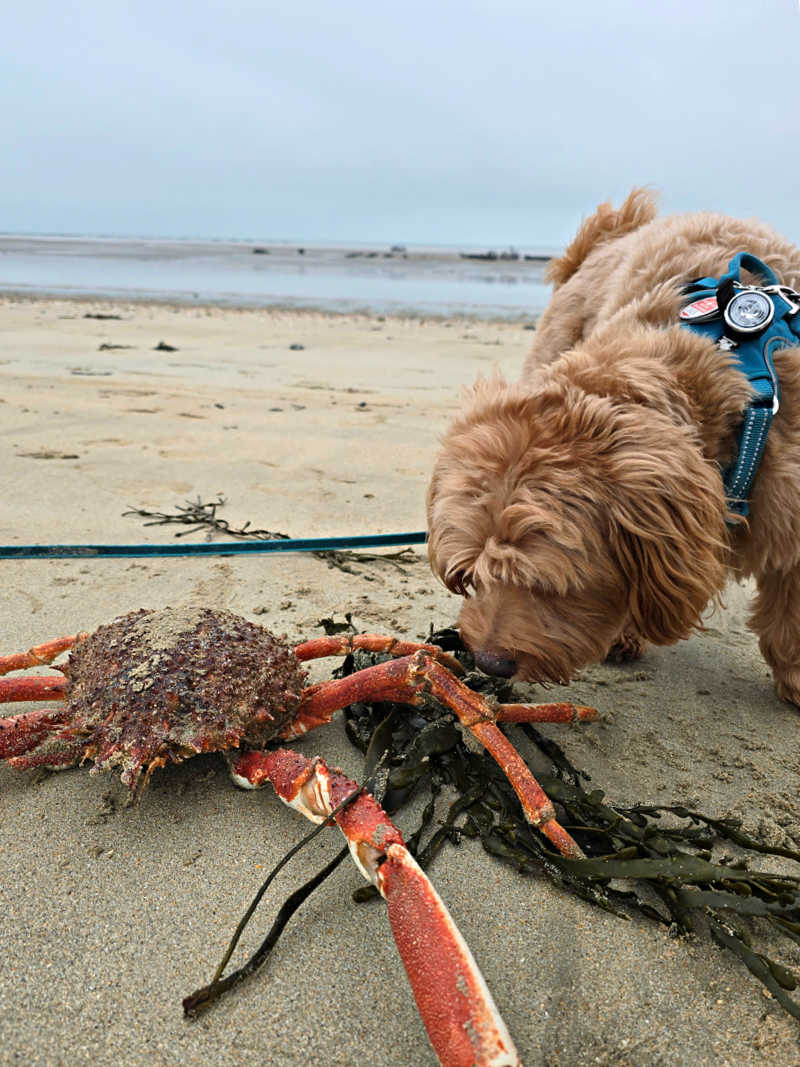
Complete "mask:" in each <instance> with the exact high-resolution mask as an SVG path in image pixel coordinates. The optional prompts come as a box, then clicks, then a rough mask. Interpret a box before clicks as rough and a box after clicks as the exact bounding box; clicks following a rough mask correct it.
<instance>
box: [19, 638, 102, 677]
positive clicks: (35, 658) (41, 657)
mask: <svg viewBox="0 0 800 1067" xmlns="http://www.w3.org/2000/svg"><path fill="white" fill-rule="evenodd" d="M87 636H88V634H85V633H80V634H72V635H71V636H69V637H56V638H54V640H52V641H45V643H44V644H43V645H34V646H33V648H29V649H28V651H27V652H15V653H14V654H13V655H11V656H0V675H3V674H8V673H9V672H10V671H21V670H24V669H25V668H26V667H44V666H45V665H46V664H48V663H52V662H53V660H54V659H55V658H56V656H58V655H60V654H61V653H62V652H66V651H67V649H68V648H72V646H73V645H74V644H75V642H76V641H80V640H81V639H82V638H84V637H87Z"/></svg>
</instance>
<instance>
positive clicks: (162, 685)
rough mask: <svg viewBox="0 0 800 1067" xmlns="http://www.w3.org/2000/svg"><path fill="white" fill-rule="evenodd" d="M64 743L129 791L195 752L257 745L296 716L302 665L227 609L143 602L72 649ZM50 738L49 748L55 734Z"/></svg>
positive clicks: (283, 646) (259, 629) (263, 632)
mask: <svg viewBox="0 0 800 1067" xmlns="http://www.w3.org/2000/svg"><path fill="white" fill-rule="evenodd" d="M64 671H65V674H66V676H67V679H68V685H67V691H66V694H65V699H66V707H65V712H64V723H65V726H64V731H62V733H61V738H62V740H66V739H67V738H81V737H85V738H86V749H85V753H84V759H92V760H93V761H94V767H93V768H92V772H95V771H98V770H105V769H107V768H110V767H114V766H118V767H120V768H121V769H122V775H121V777H122V781H123V782H124V783H125V784H126V785H128V786H129V787H130V788H131V789H132V790H133V791H136V790H137V789H138V787H139V785H140V784H144V783H143V782H140V779H141V776H142V774H143V773H144V776H145V777H144V782H146V781H147V778H149V776H150V774H151V773H152V771H153V770H154V769H155V768H156V767H161V766H163V765H164V764H165V763H166V762H167V761H171V762H173V763H179V762H181V761H182V760H184V759H188V758H189V757H190V756H194V755H195V754H196V753H198V752H214V751H219V750H223V749H230V748H238V747H240V746H246V747H250V748H261V747H263V746H264V744H266V742H267V741H269V740H270V739H271V738H273V737H274V736H275V735H276V734H277V733H278V732H279V731H280V730H281V729H282V728H283V727H284V726H285V725H287V724H288V723H289V722H291V720H292V719H293V718H294V716H295V713H296V711H297V708H298V705H299V704H300V700H301V696H302V691H303V687H304V685H305V682H306V671H305V670H304V668H303V667H302V666H301V664H300V661H299V660H298V659H297V657H296V656H295V655H294V653H293V651H292V650H291V648H289V647H288V646H287V645H286V644H285V642H284V641H283V640H281V639H279V638H277V637H275V636H273V635H272V634H271V633H269V631H268V630H265V629H264V628H263V627H261V626H257V625H256V624H255V623H251V622H248V621H247V620H246V619H242V618H240V617H239V616H236V615H233V614H232V613H231V612H228V611H221V610H212V609H210V608H202V607H185V608H162V609H160V610H157V611H150V610H147V609H145V608H141V609H140V610H138V611H132V612H130V613H129V614H128V615H122V616H120V617H119V618H118V619H115V620H114V622H112V623H109V624H108V625H105V626H101V627H99V629H97V630H95V632H94V633H92V634H90V635H88V636H87V637H85V638H83V640H81V641H79V642H78V643H76V645H75V646H74V647H73V649H72V651H71V653H70V656H69V662H68V664H67V665H66V666H65V668H64ZM53 742H54V743H55V744H57V743H58V742H57V739H56V738H54V739H53Z"/></svg>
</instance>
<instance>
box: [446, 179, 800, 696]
mask: <svg viewBox="0 0 800 1067" xmlns="http://www.w3.org/2000/svg"><path fill="white" fill-rule="evenodd" d="M655 216H656V209H655V205H654V203H653V200H652V198H651V197H650V195H649V194H648V193H646V192H644V191H642V190H634V191H633V192H632V193H631V195H630V196H629V197H628V199H627V200H626V201H625V202H624V203H623V204H622V206H621V207H620V208H619V210H614V209H612V208H611V206H610V205H608V204H604V205H601V206H600V207H599V208H598V210H597V212H596V213H595V214H594V215H593V216H592V217H591V218H589V219H588V220H587V221H586V222H585V223H584V224H583V225H582V227H581V228H580V230H579V232H578V234H577V236H576V237H575V239H574V241H573V242H572V244H571V245H570V246H569V248H568V249H567V251H566V252H565V254H564V255H563V256H562V257H561V258H560V259H557V260H555V261H553V262H552V263H551V264H550V268H549V272H550V277H551V279H552V280H553V282H554V283H555V290H554V294H553V297H552V300H551V302H550V304H549V306H548V308H547V310H546V311H545V313H544V315H543V316H542V318H541V320H540V322H539V324H538V327H537V330H536V336H535V340H534V346H533V350H532V352H531V353H530V355H529V357H528V359H527V361H526V362H525V365H524V368H523V372H522V376H521V380H520V381H519V383H518V384H513V385H512V384H507V383H506V382H505V381H504V380H503V379H502V378H501V377H500V376H499V375H498V376H495V377H494V378H492V379H490V380H488V381H486V380H479V381H478V382H477V383H476V385H475V386H474V387H473V388H472V390H471V391H470V392H469V394H468V396H467V402H466V406H465V408H464V411H463V413H462V414H461V415H460V416H459V417H458V418H457V419H456V420H455V422H454V423H453V425H452V426H451V427H450V428H449V430H448V431H447V433H446V435H445V437H444V439H443V442H442V446H441V450H440V453H439V455H438V457H437V460H436V463H435V467H434V471H433V477H432V481H431V485H430V489H429V491H428V525H429V536H430V558H431V564H432V567H433V569H434V571H435V572H436V573H437V574H438V575H439V576H440V577H441V578H442V580H443V581H444V583H445V584H446V585H447V587H448V588H449V589H451V590H452V591H453V592H456V593H460V594H463V595H464V596H465V597H466V599H465V601H464V604H463V607H462V609H461V614H460V618H459V625H460V629H461V633H462V636H463V638H464V640H465V641H466V642H467V644H468V645H469V646H470V647H471V648H472V649H473V650H474V651H475V653H476V655H477V659H478V663H479V665H480V666H482V667H483V669H484V670H487V671H488V672H489V673H495V674H503V675H508V676H511V675H514V676H515V677H517V678H520V679H527V680H533V681H554V682H565V681H567V680H569V678H570V677H571V676H573V675H574V673H575V672H576V671H577V670H578V669H579V668H581V667H582V666H584V665H586V664H587V663H590V662H592V661H595V660H598V659H601V658H603V657H604V656H606V655H607V654H609V653H611V654H612V655H613V656H615V657H628V656H635V655H638V654H639V653H640V652H641V651H642V649H643V648H644V646H645V643H646V642H648V641H651V642H654V643H655V644H659V645H662V644H672V643H673V642H676V641H679V640H681V639H682V638H685V637H688V636H689V635H690V634H691V633H692V631H693V630H694V629H695V628H698V627H700V626H701V614H702V612H703V611H704V609H705V608H706V606H707V605H708V603H709V601H714V600H715V599H718V598H719V595H720V593H721V591H722V589H723V586H724V584H725V581H726V578H727V576H728V575H729V574H731V573H733V574H734V575H736V576H748V575H752V576H754V577H755V580H756V584H757V590H758V591H757V596H756V599H755V603H754V605H753V610H752V614H751V619H750V622H751V625H752V628H753V629H754V630H755V632H756V633H757V634H758V637H759V641H760V646H761V651H762V653H763V655H764V658H765V659H766V661H767V663H769V665H770V667H771V668H772V671H773V674H774V676H775V681H776V684H777V689H778V693H779V694H780V696H781V697H783V698H784V699H786V700H789V701H793V702H794V703H795V704H800V348H797V347H796V348H786V349H783V350H781V351H779V352H778V353H777V354H776V355H775V367H776V370H777V374H778V378H779V380H780V388H781V408H780V411H779V413H778V414H777V415H776V416H775V418H774V419H773V422H772V427H771V429H770V432H769V436H768V439H767V444H766V449H765V452H764V456H763V458H762V461H761V465H760V468H759V470H758V473H757V475H756V480H755V483H754V487H753V490H752V493H751V497H750V516H749V519H748V520H747V521H740V522H738V523H736V524H734V525H732V526H728V525H726V517H730V516H727V508H726V502H725V492H724V489H723V483H722V477H721V473H720V472H721V470H724V469H725V468H726V467H727V466H728V464H729V463H730V462H731V460H732V458H733V457H734V456H735V453H736V434H737V429H738V427H739V425H740V421H741V418H742V412H743V410H744V408H745V407H746V405H747V401H748V398H749V395H750V386H749V384H748V382H747V379H746V377H745V376H744V375H743V374H742V373H741V371H739V370H738V369H737V368H736V365H735V360H734V359H733V357H732V356H731V355H730V354H728V353H725V352H722V351H720V350H718V349H717V347H716V346H715V344H714V343H713V342H712V341H711V340H709V339H708V338H705V337H703V336H700V335H698V334H696V333H694V332H693V331H690V330H687V329H685V328H684V327H681V326H680V325H678V311H679V308H680V304H681V299H680V292H681V288H682V287H683V286H684V285H685V284H686V283H687V282H689V281H691V280H692V279H695V278H698V277H701V276H706V275H710V276H713V277H719V276H720V275H721V274H722V273H724V272H725V270H726V269H727V265H728V261H729V260H730V259H731V258H732V257H733V256H734V255H735V254H736V253H737V252H740V251H748V252H752V253H753V254H755V255H756V256H758V257H759V258H760V259H762V260H763V261H764V262H765V263H767V264H768V265H769V266H770V267H772V269H773V270H774V271H775V273H776V274H777V276H778V278H779V279H780V280H781V282H782V283H783V284H786V285H789V286H791V287H793V288H795V289H796V288H798V287H800V250H798V249H797V248H795V247H794V246H793V245H791V244H790V243H789V242H787V241H785V240H783V239H782V238H781V237H779V236H778V234H776V233H775V232H774V231H773V230H772V229H770V228H769V227H768V226H766V225H763V224H761V223H759V222H756V221H740V220H737V219H733V218H727V217H725V216H723V215H718V214H712V213H701V214H692V215H683V216H675V217H669V218H656V217H655ZM743 280H744V281H748V282H752V283H755V284H758V279H756V278H752V277H747V276H744V277H743Z"/></svg>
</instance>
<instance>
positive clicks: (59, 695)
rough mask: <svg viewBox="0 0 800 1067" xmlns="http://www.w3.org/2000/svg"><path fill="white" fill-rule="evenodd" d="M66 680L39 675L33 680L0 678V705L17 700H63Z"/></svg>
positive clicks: (28, 678)
mask: <svg viewBox="0 0 800 1067" xmlns="http://www.w3.org/2000/svg"><path fill="white" fill-rule="evenodd" d="M66 687H67V680H66V678H56V677H54V676H53V675H41V676H36V677H34V678H31V677H30V676H29V677H22V678H0V704H13V703H14V701H17V700H63V699H64V690H65V689H66Z"/></svg>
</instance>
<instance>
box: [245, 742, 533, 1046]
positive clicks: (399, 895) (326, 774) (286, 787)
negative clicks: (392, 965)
mask: <svg viewBox="0 0 800 1067" xmlns="http://www.w3.org/2000/svg"><path fill="white" fill-rule="evenodd" d="M231 765H232V773H233V775H234V778H235V779H236V780H237V781H238V782H239V784H243V785H247V786H251V787H256V786H258V785H262V784H263V783H264V782H265V781H270V782H271V783H272V785H273V787H274V789H275V792H276V793H277V794H278V796H279V797H280V798H281V800H283V801H285V803H286V804H288V805H289V806H290V807H292V808H294V809H295V810H297V811H299V812H300V813H301V814H302V815H304V816H305V817H306V818H307V819H310V820H311V821H312V822H315V823H320V822H323V821H324V820H325V818H326V817H327V816H328V815H330V814H331V813H332V811H333V810H334V808H336V807H337V805H339V804H340V803H341V802H342V801H343V800H344V799H345V798H347V797H348V796H350V795H351V794H353V793H354V792H356V791H357V790H358V786H357V785H356V783H355V782H352V781H350V779H348V778H345V777H344V775H342V774H341V773H340V772H338V771H331V770H330V769H329V768H328V767H327V766H326V765H325V763H324V762H323V761H322V760H319V759H317V760H308V759H306V758H305V757H304V756H301V755H298V753H296V752H292V751H290V750H289V749H279V750H277V751H275V752H246V753H244V754H242V755H240V756H238V757H235V758H234V759H232V761H231ZM335 818H336V822H337V824H338V826H339V829H340V830H341V831H342V833H343V834H344V835H345V837H346V838H347V842H348V845H349V846H350V852H351V854H352V856H353V859H354V861H355V863H356V866H357V867H358V868H359V870H360V871H361V873H362V874H363V875H364V877H365V878H367V879H368V881H370V882H372V883H373V884H374V885H375V886H377V888H378V890H379V892H380V893H381V895H382V896H383V898H384V899H385V900H386V904H387V908H388V912H389V922H390V924H391V927H392V933H393V934H394V939H395V943H396V944H397V948H398V951H399V953H400V957H401V959H402V961H403V966H404V967H405V969H406V974H407V975H408V978H409V981H410V983H411V988H412V990H413V992H414V999H415V1000H416V1002H417V1007H418V1008H419V1011H420V1015H421V1016H422V1021H423V1022H424V1024H425V1028H426V1030H427V1031H428V1037H429V1038H430V1041H431V1044H432V1045H433V1048H434V1050H435V1052H436V1055H437V1056H438V1057H439V1061H440V1063H442V1064H443V1065H444V1067H514V1065H518V1064H519V1057H518V1055H517V1051H516V1049H515V1048H514V1044H513V1042H512V1040H511V1036H510V1035H509V1033H508V1030H507V1029H506V1026H505V1023H504V1022H503V1020H502V1019H501V1017H500V1014H499V1012H498V1010H497V1008H496V1006H495V1003H494V1001H493V1000H492V995H491V993H490V992H489V989H488V987H487V985H486V982H485V981H484V979H483V976H482V975H481V973H480V971H479V970H478V966H477V964H476V963H475V960H474V958H473V956H472V953H471V952H470V950H469V948H468V946H467V944H466V942H465V941H464V939H463V937H462V936H461V934H460V933H459V931H458V929H457V928H456V925H455V923H454V922H453V920H452V918H451V916H450V913H449V912H448V910H447V908H446V907H445V905H444V904H443V902H442V900H441V898H440V897H439V895H438V894H437V892H436V890H435V889H434V888H433V886H432V885H431V883H430V881H429V879H428V877H427V875H426V874H425V873H424V872H423V871H422V869H421V868H420V867H419V866H418V864H417V863H416V862H415V860H414V859H413V857H412V856H411V854H410V853H409V852H408V850H407V849H406V847H405V845H404V843H403V838H402V836H401V834H400V831H399V830H398V829H397V827H395V826H394V825H393V824H392V822H391V821H390V819H389V817H388V816H387V815H386V813H385V812H384V811H383V809H382V808H381V807H380V805H379V804H378V803H377V802H376V801H375V800H374V799H373V798H372V797H371V796H370V795H369V794H367V793H362V794H361V795H360V796H359V797H358V798H357V799H356V800H354V801H353V802H352V803H351V804H349V805H348V806H347V807H345V808H343V809H342V811H340V812H339V814H338V815H336V817H335Z"/></svg>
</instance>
